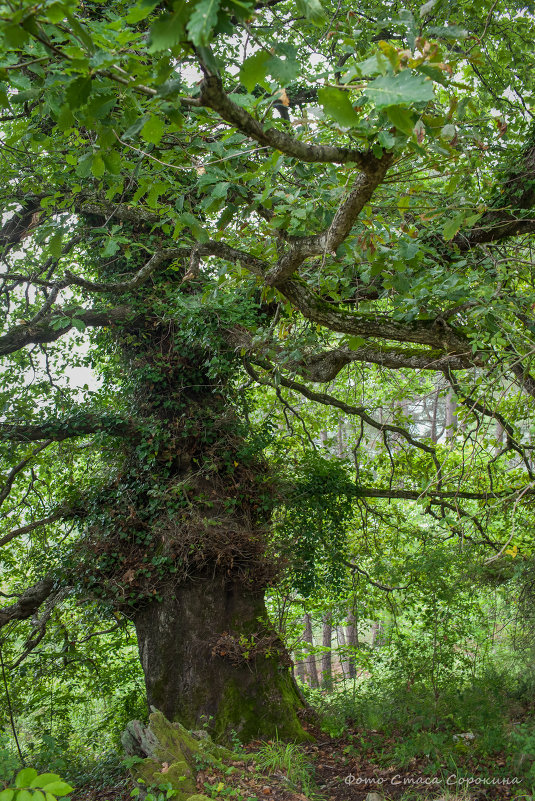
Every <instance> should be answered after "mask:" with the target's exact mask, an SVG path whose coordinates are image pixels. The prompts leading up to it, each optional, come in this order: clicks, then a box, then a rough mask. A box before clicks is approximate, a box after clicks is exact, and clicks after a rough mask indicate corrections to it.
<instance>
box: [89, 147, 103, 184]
mask: <svg viewBox="0 0 535 801" xmlns="http://www.w3.org/2000/svg"><path fill="white" fill-rule="evenodd" d="M91 172H92V173H93V175H94V176H95V178H102V176H103V175H104V173H105V172H106V165H105V164H104V159H103V158H102V155H101V154H100V153H95V155H94V156H93V161H92V162H91Z"/></svg>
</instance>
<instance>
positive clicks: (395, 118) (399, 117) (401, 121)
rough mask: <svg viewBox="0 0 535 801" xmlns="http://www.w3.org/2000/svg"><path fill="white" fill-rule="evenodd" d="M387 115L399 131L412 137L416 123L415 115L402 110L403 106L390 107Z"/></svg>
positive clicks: (404, 109)
mask: <svg viewBox="0 0 535 801" xmlns="http://www.w3.org/2000/svg"><path fill="white" fill-rule="evenodd" d="M386 115H387V117H388V119H389V120H390V122H391V123H392V124H393V125H395V127H396V128H397V129H398V131H401V132H402V133H404V134H407V136H412V132H413V129H414V123H415V115H414V114H413V112H412V111H409V110H408V109H406V108H401V106H389V107H388V108H387V109H386Z"/></svg>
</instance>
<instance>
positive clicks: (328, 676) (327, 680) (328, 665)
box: [321, 611, 333, 690]
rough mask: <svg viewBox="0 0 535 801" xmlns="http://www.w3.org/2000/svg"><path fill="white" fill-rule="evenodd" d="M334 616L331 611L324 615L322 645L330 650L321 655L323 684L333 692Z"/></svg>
mask: <svg viewBox="0 0 535 801" xmlns="http://www.w3.org/2000/svg"><path fill="white" fill-rule="evenodd" d="M332 636H333V625H332V614H331V612H330V611H327V612H325V614H324V615H323V638H322V645H323V647H324V648H326V649H328V650H324V651H323V653H322V655H321V684H322V687H324V688H325V689H326V690H332V687H333V676H332V647H331V646H332Z"/></svg>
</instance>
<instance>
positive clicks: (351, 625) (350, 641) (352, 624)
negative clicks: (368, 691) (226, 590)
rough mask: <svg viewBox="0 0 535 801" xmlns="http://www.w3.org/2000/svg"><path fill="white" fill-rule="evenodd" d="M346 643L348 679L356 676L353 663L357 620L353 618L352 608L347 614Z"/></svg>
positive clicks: (355, 648) (356, 645) (355, 668)
mask: <svg viewBox="0 0 535 801" xmlns="http://www.w3.org/2000/svg"><path fill="white" fill-rule="evenodd" d="M346 644H347V648H348V651H349V658H348V675H349V678H350V679H354V678H356V676H357V667H356V664H355V652H356V650H357V648H358V633H357V621H356V618H355V613H354V611H353V609H352V608H350V609H349V612H348V616H347V626H346Z"/></svg>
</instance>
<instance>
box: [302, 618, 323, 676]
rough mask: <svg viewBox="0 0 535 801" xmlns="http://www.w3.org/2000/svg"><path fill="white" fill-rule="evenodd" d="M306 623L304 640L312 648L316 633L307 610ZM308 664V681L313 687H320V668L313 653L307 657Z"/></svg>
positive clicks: (306, 663) (306, 662)
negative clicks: (313, 630)
mask: <svg viewBox="0 0 535 801" xmlns="http://www.w3.org/2000/svg"><path fill="white" fill-rule="evenodd" d="M303 622H304V624H305V630H304V632H303V640H304V642H306V643H308V644H309V645H310V647H311V649H312V648H314V635H313V633H312V620H311V618H310V615H309V614H308V612H305V617H304V621H303ZM305 665H306V673H307V677H308V683H309V685H310V686H311V687H319V684H320V683H319V679H318V669H317V667H316V657H315V656H314V654H313V653H310V652H309V653H308V655H307V657H306V659H305Z"/></svg>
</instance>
